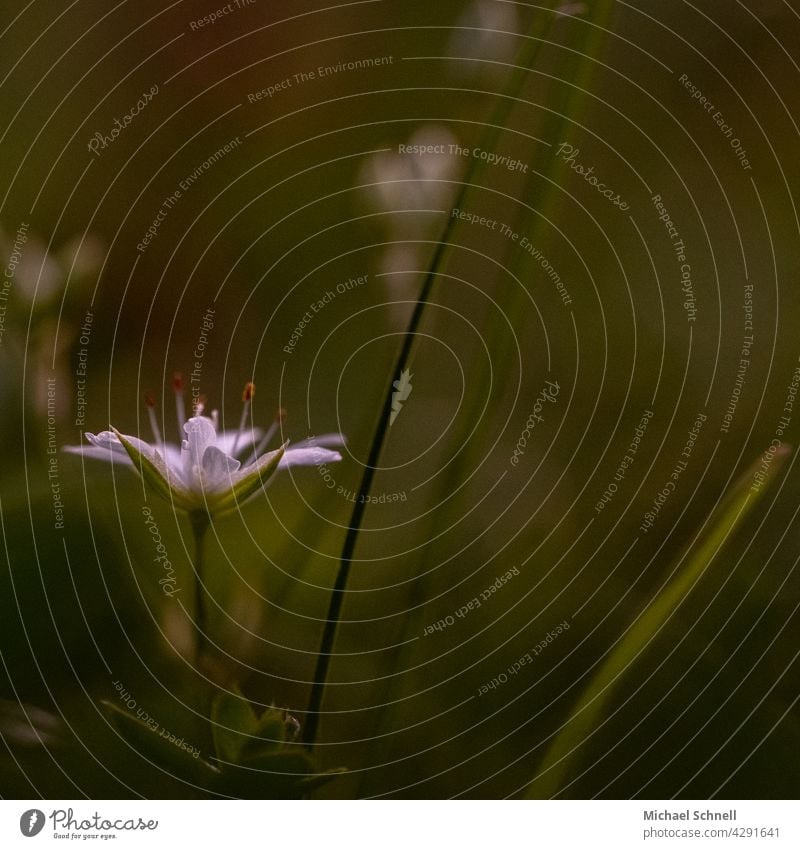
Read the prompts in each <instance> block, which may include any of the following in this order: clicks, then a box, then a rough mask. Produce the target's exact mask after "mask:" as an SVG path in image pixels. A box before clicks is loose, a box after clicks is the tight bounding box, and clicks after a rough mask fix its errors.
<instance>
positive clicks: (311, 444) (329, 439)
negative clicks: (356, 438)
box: [289, 433, 347, 451]
mask: <svg viewBox="0 0 800 849" xmlns="http://www.w3.org/2000/svg"><path fill="white" fill-rule="evenodd" d="M345 445H347V439H345V436H344V434H342V433H321V434H320V435H319V436H311V437H309V438H308V439H304V440H302V442H295V444H294V445H293V446H292V447H291V448H290V449H289V450H290V451H296V450H297V449H298V448H316V447H317V446H319V447H321V448H344V446H345Z"/></svg>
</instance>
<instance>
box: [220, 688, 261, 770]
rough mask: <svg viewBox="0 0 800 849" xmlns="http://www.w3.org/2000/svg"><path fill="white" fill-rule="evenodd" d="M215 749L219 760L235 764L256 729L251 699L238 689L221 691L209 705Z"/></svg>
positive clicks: (256, 721) (256, 723)
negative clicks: (227, 691) (249, 700)
mask: <svg viewBox="0 0 800 849" xmlns="http://www.w3.org/2000/svg"><path fill="white" fill-rule="evenodd" d="M211 731H212V734H213V737H214V748H215V750H216V754H217V757H218V758H219V759H220V760H221V761H226V762H229V763H238V762H239V759H240V757H241V753H242V750H243V749H244V747H245V746H246V745H247V744H248V743H249V742H250V740H249V737H250V735H253V734H256V733H257V731H258V719H257V717H256V715H255V713H254V711H253V708H252V706H251V705H250V702H248V701H247V699H246V698H245V697H244V696H243V695H242V694H241V692H240V691H239V690H238V689H237V690H235V692H233V693H221V694H220V695H218V696H217V697H216V698H215V699H214V702H213V703H212V705H211Z"/></svg>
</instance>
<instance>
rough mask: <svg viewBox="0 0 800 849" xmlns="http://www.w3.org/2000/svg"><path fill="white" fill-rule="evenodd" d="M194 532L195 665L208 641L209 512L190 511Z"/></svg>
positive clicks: (198, 664) (200, 658) (198, 663)
mask: <svg viewBox="0 0 800 849" xmlns="http://www.w3.org/2000/svg"><path fill="white" fill-rule="evenodd" d="M189 518H190V520H191V523H192V533H193V535H194V624H195V629H196V633H195V646H194V660H195V665H197V666H198V667H199V666H200V662H201V660H202V658H203V654H204V652H205V642H206V637H205V634H206V603H205V590H204V588H203V572H204V569H205V545H204V543H205V536H206V531H207V530H208V526H209V524H210V519H209V517H208V514H207V513H204V512H201V511H200V512H195V513H190V514H189Z"/></svg>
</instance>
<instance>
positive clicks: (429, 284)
mask: <svg viewBox="0 0 800 849" xmlns="http://www.w3.org/2000/svg"><path fill="white" fill-rule="evenodd" d="M462 193H463V190H462ZM452 221H453V218H452V217H451V218H449V219H448V225H447V227H446V228H445V231H444V233H443V235H442V239H441V241H440V242H439V244H438V245H437V246H436V252H435V253H434V256H433V260H432V262H431V266H430V269H429V271H428V273H427V275H426V277H425V282H424V284H423V286H422V290H421V291H420V295H419V299H418V300H417V303H416V305H415V307H414V312H413V313H412V315H411V321H409V323H408V327H407V328H406V332H405V336H404V338H403V346H402V348H401V349H400V353H399V354H398V355H397V361H396V362H395V367H394V371H393V372H392V380H394V375H396V374H399V373H400V372H401V371H403V369H404V368H405V366H406V363H407V362H408V358H409V355H410V353H411V346H412V345H413V343H414V337H415V335H416V331H417V327H418V326H419V323H420V320H421V319H422V313H423V310H424V309H425V306H426V304H427V303H428V299H429V297H430V293H431V289H432V288H433V283H434V280H435V279H436V272H437V269H438V267H439V264H440V263H441V257H442V254H443V253H444V249H445V246H446V244H447V241H448V237H449V235H450V229H451V226H452V225H451V222H452ZM391 411H392V393H391V391H387V392H386V397H385V398H384V401H383V408H382V409H381V414H380V417H379V419H378V424H377V427H376V429H375V436H374V437H373V439H372V445H371V446H370V450H369V456H368V457H367V463H366V465H365V467H364V474H363V475H362V476H361V484H360V486H359V488H358V496H357V497H356V503H355V507H354V508H353V515H352V516H351V518H350V526H349V527H348V529H347V535H346V536H345V540H344V545H343V546H342V557H341V562H340V565H339V572H338V574H337V575H336V583H335V584H334V586H333V590H332V592H331V600H330V604H329V605H328V617H327V619H326V620H325V628H324V629H323V631H322V639H321V641H320V645H319V653H318V654H317V665H316V669H315V670H314V683H313V685H312V687H311V697H310V699H309V702H308V718H307V720H306V723H305V728H304V729H303V742H304V743H305V744H306V745H307V746H309V747H311V746H313V745H314V740H315V739H316V736H317V726H318V724H319V710H320V707H321V706H322V696H323V694H324V691H325V683H326V681H327V679H328V667H329V665H330V661H331V650H332V649H333V641H334V639H335V638H336V629H337V626H338V624H339V617H340V615H341V611H342V602H343V601H344V595H345V589H346V587H347V580H348V578H349V577H350V567H351V565H352V563H353V553H354V551H355V547H356V542H357V540H358V534H359V531H360V530H361V521H362V519H363V518H364V509H365V507H366V502H367V500H368V499H367V498H366V496H367V495H368V494H369V491H370V489H371V488H372V479H373V478H374V477H375V469H376V467H377V465H378V460H379V459H380V454H381V451H382V449H383V443H384V442H385V440H386V433H387V431H388V429H389V418H390V414H391Z"/></svg>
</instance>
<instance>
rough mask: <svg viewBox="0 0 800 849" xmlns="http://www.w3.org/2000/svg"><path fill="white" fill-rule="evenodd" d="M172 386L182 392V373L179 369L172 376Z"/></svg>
mask: <svg viewBox="0 0 800 849" xmlns="http://www.w3.org/2000/svg"><path fill="white" fill-rule="evenodd" d="M172 388H173V389H174V390H175V391H176V392H183V375H182V374H181V373H180V372H179V371H176V372H175V374H174V375H173V376H172Z"/></svg>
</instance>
